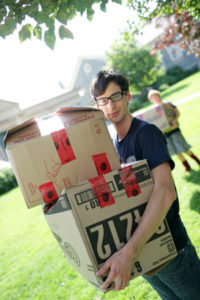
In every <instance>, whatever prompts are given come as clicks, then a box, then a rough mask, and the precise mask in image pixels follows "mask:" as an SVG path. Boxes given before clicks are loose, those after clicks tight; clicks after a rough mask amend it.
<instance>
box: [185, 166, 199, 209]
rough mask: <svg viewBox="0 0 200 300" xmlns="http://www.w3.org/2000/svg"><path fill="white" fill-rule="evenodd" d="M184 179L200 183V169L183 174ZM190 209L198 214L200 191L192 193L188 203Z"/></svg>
mask: <svg viewBox="0 0 200 300" xmlns="http://www.w3.org/2000/svg"><path fill="white" fill-rule="evenodd" d="M185 180H187V181H189V182H193V183H194V184H198V185H199V184H200V171H192V172H191V173H188V174H187V175H186V176H185ZM189 206H190V209H192V210H195V211H196V212H197V213H199V214H200V192H199V191H196V192H194V193H193V195H192V197H191V199H190V203H189Z"/></svg>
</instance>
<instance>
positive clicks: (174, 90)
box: [162, 84, 188, 98]
mask: <svg viewBox="0 0 200 300" xmlns="http://www.w3.org/2000/svg"><path fill="white" fill-rule="evenodd" d="M187 86H188V84H182V85H180V86H178V87H177V88H174V89H171V91H168V92H163V93H162V98H163V97H168V96H170V95H171V94H173V93H175V92H178V91H181V90H182V89H184V88H186V87H187Z"/></svg>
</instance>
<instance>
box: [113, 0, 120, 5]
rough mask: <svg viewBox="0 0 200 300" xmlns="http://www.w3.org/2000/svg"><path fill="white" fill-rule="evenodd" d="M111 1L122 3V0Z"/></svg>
mask: <svg viewBox="0 0 200 300" xmlns="http://www.w3.org/2000/svg"><path fill="white" fill-rule="evenodd" d="M112 2H115V3H118V4H122V0H112Z"/></svg>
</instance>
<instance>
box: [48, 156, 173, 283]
mask: <svg viewBox="0 0 200 300" xmlns="http://www.w3.org/2000/svg"><path fill="white" fill-rule="evenodd" d="M152 188H153V180H152V177H151V173H150V170H149V168H148V165H147V162H146V160H142V161H137V162H135V163H133V164H132V165H128V166H127V167H125V168H122V169H121V170H119V171H118V170H115V171H112V172H110V173H107V174H105V175H101V176H98V177H97V178H93V179H91V180H90V181H86V182H83V183H81V184H79V185H77V186H73V187H71V188H67V189H65V191H64V192H63V194H62V195H61V197H60V198H59V200H58V201H57V202H56V204H55V205H53V206H52V207H48V205H46V206H45V207H44V215H45V218H46V220H47V223H48V225H49V227H50V229H51V231H52V233H53V234H54V236H55V238H56V240H57V242H58V243H59V245H60V247H61V249H62V251H63V252H64V253H65V254H66V258H67V261H68V262H69V263H70V264H71V265H72V266H73V267H74V268H75V269H76V270H77V271H78V272H79V273H80V274H82V275H83V276H84V277H85V278H86V279H87V280H88V281H89V282H90V283H91V284H92V285H94V286H96V287H97V288H99V287H100V285H101V283H102V281H103V279H102V278H99V277H97V276H96V275H95V273H96V271H97V270H98V269H99V267H100V266H102V264H103V263H104V262H105V261H106V260H107V259H108V258H109V257H110V256H111V255H112V254H113V253H114V252H116V251H117V250H118V249H120V248H121V247H123V245H124V244H125V243H126V242H127V241H128V240H129V238H130V237H131V235H132V233H133V232H134V230H135V229H136V227H137V225H138V222H139V220H140V217H141V216H142V214H143V212H144V209H145V207H146V204H147V201H148V199H149V195H150V194H151V191H152ZM175 256H176V248H175V244H174V242H173V239H172V236H171V233H170V230H169V227H168V224H167V221H166V220H164V221H163V223H162V224H161V225H160V227H159V228H158V230H157V232H156V233H155V234H154V235H153V236H152V237H151V238H150V239H149V241H148V242H147V243H146V244H145V246H144V247H143V249H142V251H141V253H140V254H139V256H138V257H137V259H136V260H135V263H134V266H133V274H132V277H133V278H135V277H137V276H139V275H141V274H143V273H146V272H148V271H150V270H152V269H154V268H157V267H158V266H161V265H162V264H163V263H165V262H167V261H169V260H170V259H172V258H173V257H175Z"/></svg>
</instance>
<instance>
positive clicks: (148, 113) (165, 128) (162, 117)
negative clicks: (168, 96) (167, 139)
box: [134, 102, 178, 132]
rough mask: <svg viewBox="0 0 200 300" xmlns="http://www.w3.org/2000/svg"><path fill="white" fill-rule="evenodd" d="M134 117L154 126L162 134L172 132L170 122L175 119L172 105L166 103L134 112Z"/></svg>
mask: <svg viewBox="0 0 200 300" xmlns="http://www.w3.org/2000/svg"><path fill="white" fill-rule="evenodd" d="M134 116H135V117H138V118H140V119H142V120H145V121H148V122H150V123H153V124H155V125H156V126H157V127H158V128H160V130H161V131H162V132H169V131H171V130H172V121H173V120H174V118H175V112H174V109H173V107H172V105H171V104H170V103H167V102H166V103H161V104H159V105H154V106H153V107H152V108H150V109H148V110H143V111H140V112H136V113H134ZM177 125H178V124H177Z"/></svg>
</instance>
